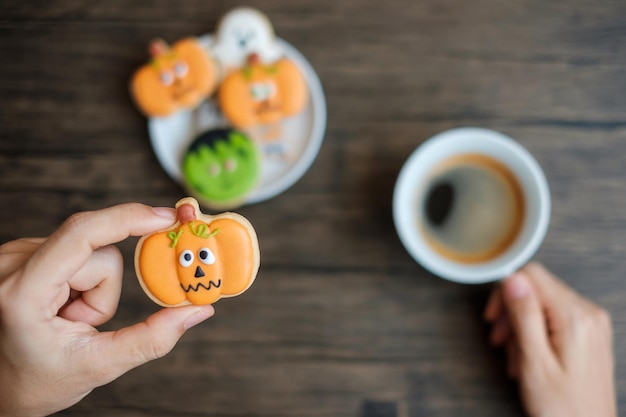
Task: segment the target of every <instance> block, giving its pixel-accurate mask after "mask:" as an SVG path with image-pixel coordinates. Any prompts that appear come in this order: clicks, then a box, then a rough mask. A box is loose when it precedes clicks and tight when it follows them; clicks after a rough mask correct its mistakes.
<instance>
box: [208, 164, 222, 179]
mask: <svg viewBox="0 0 626 417" xmlns="http://www.w3.org/2000/svg"><path fill="white" fill-rule="evenodd" d="M220 171H221V169H220V166H219V165H218V164H211V165H209V174H210V175H211V176H213V177H217V176H218V175H219V174H220Z"/></svg>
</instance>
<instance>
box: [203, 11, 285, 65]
mask: <svg viewBox="0 0 626 417" xmlns="http://www.w3.org/2000/svg"><path fill="white" fill-rule="evenodd" d="M212 49H213V53H214V54H215V56H216V58H217V59H218V60H219V61H220V63H221V65H222V67H224V68H225V69H226V71H227V72H229V71H230V70H232V69H237V68H240V67H242V66H243V65H244V64H245V63H246V59H247V57H248V55H250V54H252V53H255V54H257V55H258V56H259V59H260V60H261V62H263V63H264V64H269V63H271V62H274V61H276V60H277V59H279V58H280V57H281V56H282V55H283V51H282V50H281V48H280V46H279V45H278V44H277V43H276V38H275V36H274V28H273V27H272V24H271V23H270V21H269V19H268V18H267V16H265V15H264V14H263V13H261V12H260V11H258V10H256V9H253V8H250V7H240V8H237V9H233V10H231V11H230V12H228V13H227V14H226V15H224V17H223V18H222V20H221V21H220V23H219V24H218V27H217V31H216V34H215V43H214V45H213V48H212Z"/></svg>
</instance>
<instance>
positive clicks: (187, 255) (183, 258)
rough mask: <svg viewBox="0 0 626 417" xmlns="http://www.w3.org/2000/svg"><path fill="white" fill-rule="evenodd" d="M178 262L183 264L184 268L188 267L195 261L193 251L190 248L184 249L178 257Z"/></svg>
mask: <svg viewBox="0 0 626 417" xmlns="http://www.w3.org/2000/svg"><path fill="white" fill-rule="evenodd" d="M178 263H180V266H182V267H183V268H187V267H188V266H189V265H191V264H192V263H193V252H192V251H190V250H189V249H187V250H185V251H183V253H181V254H180V257H179V258H178Z"/></svg>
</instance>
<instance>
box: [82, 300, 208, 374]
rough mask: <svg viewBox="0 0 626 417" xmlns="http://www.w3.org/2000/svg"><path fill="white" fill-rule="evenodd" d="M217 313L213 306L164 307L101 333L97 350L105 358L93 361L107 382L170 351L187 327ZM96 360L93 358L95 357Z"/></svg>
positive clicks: (97, 341) (97, 340) (98, 337)
mask: <svg viewBox="0 0 626 417" xmlns="http://www.w3.org/2000/svg"><path fill="white" fill-rule="evenodd" d="M214 313H215V310H214V309H213V306H211V305H206V306H184V307H173V308H164V309H162V310H160V311H158V312H156V313H154V314H153V315H151V316H150V317H148V318H147V319H146V321H144V322H141V323H137V324H135V325H132V326H129V327H125V328H123V329H120V330H117V331H114V332H106V333H100V334H98V336H97V338H96V341H95V343H97V344H98V346H97V352H98V354H99V355H100V357H101V358H103V359H104V360H97V361H94V362H92V364H93V365H92V368H93V366H95V367H99V368H105V369H97V370H96V371H97V374H99V375H101V376H102V379H103V381H100V382H101V383H100V384H98V385H104V384H106V383H109V382H111V381H112V380H114V379H116V378H118V377H119V376H120V375H122V374H124V373H126V372H128V371H129V370H131V369H133V368H135V367H137V366H139V365H142V364H144V363H146V362H149V361H152V360H154V359H158V358H161V357H163V356H165V355H166V354H168V353H169V352H170V351H171V350H172V349H173V348H174V346H175V345H176V343H177V342H178V340H179V339H180V337H181V336H182V335H183V334H184V333H185V331H186V330H188V329H190V328H191V327H193V326H195V325H197V324H199V323H201V322H202V321H204V320H206V319H208V318H209V317H211V316H212V315H213V314H214ZM92 360H93V358H92Z"/></svg>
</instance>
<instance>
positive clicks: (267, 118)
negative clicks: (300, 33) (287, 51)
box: [218, 56, 308, 129]
mask: <svg viewBox="0 0 626 417" xmlns="http://www.w3.org/2000/svg"><path fill="white" fill-rule="evenodd" d="M218 98H219V104H220V107H221V109H222V111H223V112H224V115H225V116H226V117H227V118H228V120H229V121H230V122H231V123H232V124H233V125H234V126H235V127H238V128H240V129H246V128H251V127H254V126H257V125H269V124H273V123H277V122H280V120H282V119H283V118H284V117H289V116H293V115H296V114H297V113H299V112H301V111H302V110H303V109H304V107H305V106H306V103H307V99H308V88H307V85H306V81H305V79H304V76H303V75H302V72H301V71H300V69H298V67H297V66H296V65H295V64H294V63H293V62H292V61H290V60H288V59H286V58H283V59H280V60H278V61H277V62H275V63H273V64H269V65H264V64H262V63H261V62H259V61H258V60H256V59H255V58H254V56H252V57H251V58H250V61H249V63H248V64H247V65H246V66H244V67H243V68H241V69H239V70H237V71H234V72H231V73H230V74H229V75H228V76H227V77H226V78H225V79H224V81H223V82H222V85H221V86H220V89H219V97H218Z"/></svg>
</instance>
